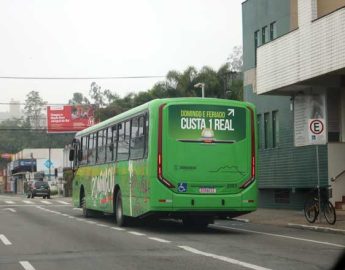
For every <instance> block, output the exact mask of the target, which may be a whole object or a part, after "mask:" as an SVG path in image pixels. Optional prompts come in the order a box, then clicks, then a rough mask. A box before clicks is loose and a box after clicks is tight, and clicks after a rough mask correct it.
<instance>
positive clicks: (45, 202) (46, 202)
mask: <svg viewBox="0 0 345 270" xmlns="http://www.w3.org/2000/svg"><path fill="white" fill-rule="evenodd" d="M41 203H44V204H52V203H51V202H48V201H43V200H42V201H41Z"/></svg>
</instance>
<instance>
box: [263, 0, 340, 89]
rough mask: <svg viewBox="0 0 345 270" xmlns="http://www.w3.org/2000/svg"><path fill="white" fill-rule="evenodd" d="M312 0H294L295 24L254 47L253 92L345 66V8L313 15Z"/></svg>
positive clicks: (279, 86) (309, 77)
mask: <svg viewBox="0 0 345 270" xmlns="http://www.w3.org/2000/svg"><path fill="white" fill-rule="evenodd" d="M313 3H314V4H315V3H316V2H315V1H313V0H299V1H298V24H299V28H298V29H297V30H295V31H293V32H291V33H289V34H287V35H285V36H282V37H281V38H279V39H277V40H274V41H272V42H270V43H267V44H265V45H263V46H261V47H260V48H258V50H257V73H256V75H257V93H259V94H264V93H269V92H271V91H273V90H276V89H279V88H282V87H286V86H289V85H293V84H296V83H298V82H301V81H305V80H307V79H311V78H314V77H317V76H320V75H323V74H327V73H330V72H332V71H337V70H340V69H343V68H345V47H344V44H345V8H343V9H340V10H338V11H336V12H334V13H332V14H329V15H327V16H325V17H322V18H320V19H318V20H315V21H312V20H314V19H315V18H316V17H317V10H316V9H315V8H316V6H315V5H314V4H313Z"/></svg>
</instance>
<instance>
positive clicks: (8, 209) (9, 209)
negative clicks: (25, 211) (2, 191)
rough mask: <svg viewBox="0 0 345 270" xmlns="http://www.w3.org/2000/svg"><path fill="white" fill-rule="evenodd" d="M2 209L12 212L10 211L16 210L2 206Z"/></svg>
mask: <svg viewBox="0 0 345 270" xmlns="http://www.w3.org/2000/svg"><path fill="white" fill-rule="evenodd" d="M4 210H7V211H10V212H12V213H15V212H17V211H16V210H15V209H13V208H4Z"/></svg>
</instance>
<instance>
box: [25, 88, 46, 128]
mask: <svg viewBox="0 0 345 270" xmlns="http://www.w3.org/2000/svg"><path fill="white" fill-rule="evenodd" d="M46 105H47V102H45V101H43V99H42V98H41V97H40V94H39V93H38V92H37V91H31V92H30V93H29V94H27V95H26V100H25V106H24V113H25V116H26V121H27V122H29V123H30V125H31V126H33V127H35V128H40V127H42V112H43V109H44V107H45V106H46Z"/></svg>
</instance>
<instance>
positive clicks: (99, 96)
mask: <svg viewBox="0 0 345 270" xmlns="http://www.w3.org/2000/svg"><path fill="white" fill-rule="evenodd" d="M89 94H90V97H91V99H93V104H95V106H96V108H102V107H104V105H105V102H104V99H105V97H104V93H103V91H102V88H101V86H99V85H98V84H97V83H95V82H92V83H91V86H90V91H89Z"/></svg>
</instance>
